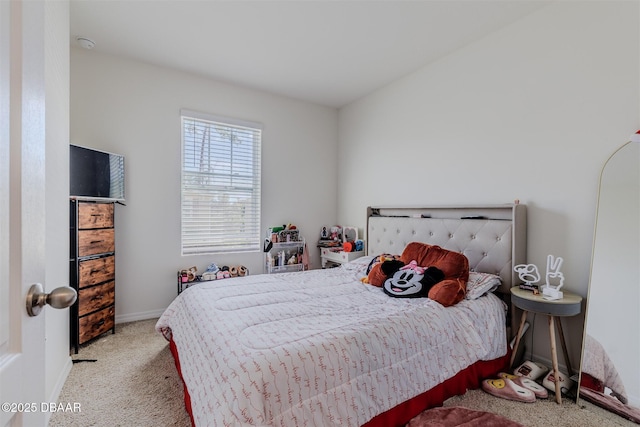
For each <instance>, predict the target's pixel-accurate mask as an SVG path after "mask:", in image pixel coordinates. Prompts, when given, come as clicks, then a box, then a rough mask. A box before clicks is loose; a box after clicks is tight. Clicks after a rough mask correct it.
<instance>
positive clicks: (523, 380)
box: [498, 372, 549, 399]
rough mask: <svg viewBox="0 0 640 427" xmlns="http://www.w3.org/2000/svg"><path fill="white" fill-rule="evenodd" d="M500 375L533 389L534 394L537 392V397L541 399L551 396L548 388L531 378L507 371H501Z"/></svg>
mask: <svg viewBox="0 0 640 427" xmlns="http://www.w3.org/2000/svg"><path fill="white" fill-rule="evenodd" d="M498 377H499V378H502V379H509V380H511V381H513V382H514V383H516V384H517V385H519V386H520V387H524V388H526V389H529V390H531V391H532V392H533V394H535V395H536V397H538V398H540V399H546V398H547V397H549V393H548V392H547V389H546V388H544V387H543V386H541V385H540V384H538V383H537V382H535V381H533V380H532V379H530V378H527V377H521V376H518V375H512V374H508V373H506V372H500V373H499V374H498Z"/></svg>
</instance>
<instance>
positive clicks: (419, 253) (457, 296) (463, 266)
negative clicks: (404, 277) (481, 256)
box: [363, 242, 469, 307]
mask: <svg viewBox="0 0 640 427" xmlns="http://www.w3.org/2000/svg"><path fill="white" fill-rule="evenodd" d="M385 256H387V257H389V258H391V259H392V260H394V261H397V260H399V261H401V262H402V264H403V265H406V264H409V263H410V262H411V261H414V260H415V261H416V263H417V265H419V266H421V267H424V268H428V267H436V268H438V269H440V270H441V271H442V273H443V274H444V278H443V280H441V281H440V282H438V283H436V284H435V285H433V287H431V289H430V290H429V293H428V296H429V298H431V299H432V300H434V301H437V302H439V303H440V304H442V305H443V306H445V307H449V306H452V305H455V304H457V303H458V302H460V301H462V299H463V298H464V296H465V293H466V289H467V281H468V280H469V260H468V259H467V257H466V256H464V255H463V254H461V253H459V252H454V251H449V250H446V249H443V248H441V247H440V246H436V245H429V244H426V243H420V242H411V243H409V244H408V245H407V246H406V247H405V248H404V251H403V252H402V255H400V256H399V257H398V256H397V255H392V256H388V255H385ZM375 260H376V259H374V261H375ZM382 261H387V259H386V258H385V259H383V260H382ZM387 262H388V261H387ZM384 264H385V262H377V263H374V262H372V265H371V266H370V270H369V272H368V274H367V277H366V278H365V280H363V282H365V283H369V284H371V285H373V286H378V287H382V286H383V285H384V283H385V281H386V280H387V279H388V277H389V275H387V274H386V273H385V272H384V270H388V266H385V268H384V269H383V265H384ZM393 271H394V274H395V271H397V269H395V270H393Z"/></svg>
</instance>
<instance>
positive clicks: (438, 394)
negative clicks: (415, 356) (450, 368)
mask: <svg viewBox="0 0 640 427" xmlns="http://www.w3.org/2000/svg"><path fill="white" fill-rule="evenodd" d="M169 348H170V349H171V354H173V359H174V361H175V363H176V368H177V369H178V374H180V378H182V371H181V369H180V357H179V356H178V349H177V347H176V345H175V343H174V342H173V340H171V341H170V342H169ZM510 358H511V352H507V354H506V355H504V356H503V357H500V358H498V359H494V360H490V361H486V362H485V361H482V360H481V361H478V362H476V363H474V364H473V365H471V366H469V367H468V368H466V369H465V370H463V371H460V372H458V373H457V374H456V375H455V376H453V377H452V378H449V379H448V380H446V381H445V382H443V383H441V384H438V385H437V386H435V387H434V388H432V389H431V390H429V391H426V392H424V393H422V394H420V395H418V396H416V397H414V398H413V399H411V400H408V401H406V402H404V403H401V404H400V405H398V406H396V407H395V408H391V409H390V410H388V411H387V412H383V413H382V414H380V415H377V416H376V417H374V418H373V419H371V420H370V421H369V422H367V423H366V424H364V426H363V427H400V426H403V425H405V424H406V423H408V422H409V420H411V418H413V417H415V416H416V415H418V414H419V413H421V412H422V411H424V410H425V409H428V408H433V407H436V406H441V405H442V404H443V403H444V401H445V400H447V399H448V398H450V397H453V396H458V395H462V394H464V393H466V392H467V390H472V389H477V388H480V384H481V382H482V380H483V379H485V378H489V377H492V376H495V375H496V374H497V373H498V372H501V371H505V370H506V369H507V368H508V367H509V361H510ZM182 384H183V386H184V404H185V408H186V410H187V412H188V413H189V417H190V418H191V425H193V426H195V423H194V421H193V414H192V413H191V396H189V391H188V390H187V385H186V384H184V380H183V382H182Z"/></svg>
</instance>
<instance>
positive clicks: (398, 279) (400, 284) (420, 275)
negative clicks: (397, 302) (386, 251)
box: [382, 261, 444, 298]
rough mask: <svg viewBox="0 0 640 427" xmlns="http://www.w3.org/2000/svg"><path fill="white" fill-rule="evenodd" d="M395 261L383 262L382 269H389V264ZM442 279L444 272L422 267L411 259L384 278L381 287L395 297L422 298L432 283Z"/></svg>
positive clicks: (435, 268)
mask: <svg viewBox="0 0 640 427" xmlns="http://www.w3.org/2000/svg"><path fill="white" fill-rule="evenodd" d="M395 263H396V262H394V261H389V262H384V263H383V265H382V269H383V271H385V272H387V271H390V270H389V266H390V265H395ZM387 274H389V273H387ZM442 279H444V273H443V272H442V270H440V269H439V268H437V267H427V268H423V267H420V266H419V265H418V263H417V262H416V261H411V262H410V263H409V264H407V265H405V266H403V267H400V268H399V269H398V270H397V271H395V272H394V273H393V275H391V276H390V277H389V278H388V279H387V280H385V282H384V285H383V287H382V288H383V289H384V292H385V293H386V294H387V295H389V296H392V297H396V298H424V297H426V296H427V294H428V293H429V290H430V289H431V288H432V287H433V285H435V284H436V283H438V282H440V281H441V280H442Z"/></svg>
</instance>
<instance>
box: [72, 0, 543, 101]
mask: <svg viewBox="0 0 640 427" xmlns="http://www.w3.org/2000/svg"><path fill="white" fill-rule="evenodd" d="M549 1H551V0H544V1H542V0H539V1H528V0H422V1H419V0H413V1H399V0H395V1H393V0H386V1H385V0H378V1H371V0H349V1H341V0H324V1H313V0H297V1H294V0H288V1H276V0H256V1H247V0H227V1H220V0H209V1H205V0H201V1H195V0H156V1H149V0H127V1H117V0H71V6H70V9H71V12H70V14H71V17H70V19H71V42H72V45H73V46H77V44H76V42H75V38H76V36H83V37H87V38H89V39H91V40H93V41H95V47H94V48H93V50H92V51H95V52H101V53H105V54H113V55H119V56H123V57H128V58H136V59H138V60H140V61H144V62H148V63H151V64H157V65H160V66H165V67H171V68H175V69H179V70H183V71H187V72H191V73H195V74H198V75H201V76H205V77H209V78H212V79H215V80H218V81H222V82H227V83H232V84H237V85H241V86H245V87H249V88H252V89H256V90H262V91H266V92H270V93H275V94H279V95H283V96H287V97H291V98H295V99H300V100H304V101H308V102H312V103H316V104H320V105H325V106H329V107H335V108H339V107H341V106H344V105H346V104H349V103H351V102H353V101H355V100H357V99H358V98H360V97H362V96H364V95H367V94H368V93H371V92H372V91H374V90H376V89H378V88H381V87H383V86H385V85H387V84H389V83H391V82H392V81H394V80H396V79H398V78H401V77H403V76H406V75H408V74H410V73H411V72H413V71H416V70H417V69H419V68H421V67H422V66H424V65H426V64H428V63H430V62H433V61H436V60H438V59H439V58H441V57H443V56H445V55H447V54H449V53H450V52H452V51H454V50H456V49H459V48H461V47H463V46H465V45H467V44H469V43H471V42H473V41H474V40H477V39H478V38H481V37H483V36H485V35H487V34H489V33H491V32H494V31H496V30H498V29H500V28H502V27H504V26H507V25H509V24H510V23H512V22H514V21H516V20H518V19H520V18H522V17H523V16H525V15H527V14H529V13H531V12H533V11H535V10H536V9H538V8H540V7H543V6H544V5H546V4H548V3H549Z"/></svg>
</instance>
